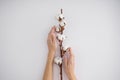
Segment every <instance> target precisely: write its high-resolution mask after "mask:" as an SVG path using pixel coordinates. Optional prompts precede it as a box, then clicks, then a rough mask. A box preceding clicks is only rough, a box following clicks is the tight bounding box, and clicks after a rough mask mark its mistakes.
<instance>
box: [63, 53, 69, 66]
mask: <svg viewBox="0 0 120 80" xmlns="http://www.w3.org/2000/svg"><path fill="white" fill-rule="evenodd" d="M63 58H64V59H63V61H64V66H65V68H67V64H68V60H67V56H66V55H64V57H63Z"/></svg>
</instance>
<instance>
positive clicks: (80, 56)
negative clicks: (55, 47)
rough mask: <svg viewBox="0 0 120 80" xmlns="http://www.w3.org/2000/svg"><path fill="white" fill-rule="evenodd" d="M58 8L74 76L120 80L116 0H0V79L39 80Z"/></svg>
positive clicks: (119, 9)
mask: <svg viewBox="0 0 120 80" xmlns="http://www.w3.org/2000/svg"><path fill="white" fill-rule="evenodd" d="M60 8H63V10H64V15H65V17H66V20H67V28H66V31H65V34H66V35H67V36H68V38H69V43H70V45H71V47H72V48H73V51H74V54H75V74H76V76H77V80H120V42H119V41H120V1H119V0H79V1H78V0H66V1H65V0H41V1H40V0H38V1H36V0H18V1H17V0H0V80H42V76H43V72H44V68H45V64H46V58H47V53H48V50H47V44H46V38H47V34H48V32H49V30H50V28H51V27H52V26H53V25H57V21H56V19H55V16H56V15H57V13H59V9H60ZM58 74H59V72H58V67H57V66H56V65H54V80H58V76H59V75H58ZM64 80H67V79H66V77H65V78H64Z"/></svg>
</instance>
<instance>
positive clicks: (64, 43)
mask: <svg viewBox="0 0 120 80" xmlns="http://www.w3.org/2000/svg"><path fill="white" fill-rule="evenodd" d="M69 44H70V43H69V41H68V40H67V39H65V40H64V41H63V42H62V49H63V50H64V51H66V50H67V49H68V48H70V45H69Z"/></svg>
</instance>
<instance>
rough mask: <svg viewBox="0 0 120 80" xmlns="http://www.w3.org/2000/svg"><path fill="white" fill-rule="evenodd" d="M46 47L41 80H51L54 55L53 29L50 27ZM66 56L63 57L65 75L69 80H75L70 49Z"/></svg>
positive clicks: (54, 37) (54, 38)
mask: <svg viewBox="0 0 120 80" xmlns="http://www.w3.org/2000/svg"><path fill="white" fill-rule="evenodd" d="M47 45H48V57H47V62H46V67H45V71H44V75H43V80H53V59H54V56H55V53H56V35H55V27H52V29H51V30H50V32H49V34H48V38H47ZM67 54H69V56H67V55H64V57H63V65H64V70H65V73H66V75H67V77H68V79H69V80H76V77H75V74H74V55H73V52H72V49H71V48H69V49H68V50H67Z"/></svg>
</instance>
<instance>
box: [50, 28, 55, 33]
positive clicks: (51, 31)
mask: <svg viewBox="0 0 120 80" xmlns="http://www.w3.org/2000/svg"><path fill="white" fill-rule="evenodd" d="M54 32H55V26H54V27H52V29H51V30H50V32H49V34H51V33H54Z"/></svg>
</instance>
